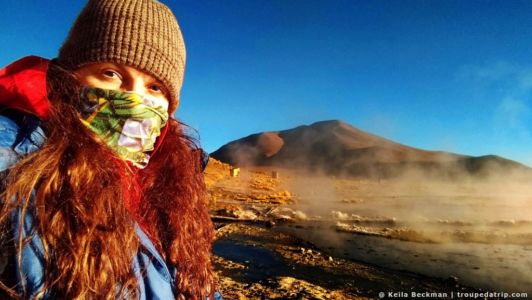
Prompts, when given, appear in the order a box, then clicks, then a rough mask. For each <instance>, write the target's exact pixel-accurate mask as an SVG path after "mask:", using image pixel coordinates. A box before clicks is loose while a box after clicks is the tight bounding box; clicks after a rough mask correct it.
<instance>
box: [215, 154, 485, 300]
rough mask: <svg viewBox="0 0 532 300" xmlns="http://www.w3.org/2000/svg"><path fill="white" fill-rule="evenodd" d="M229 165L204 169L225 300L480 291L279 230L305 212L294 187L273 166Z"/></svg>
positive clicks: (446, 295)
mask: <svg viewBox="0 0 532 300" xmlns="http://www.w3.org/2000/svg"><path fill="white" fill-rule="evenodd" d="M230 170H231V166H229V165H226V164H223V163H220V162H218V161H215V160H211V161H210V162H209V165H208V167H207V169H206V172H205V182H206V184H207V187H208V190H209V197H210V211H211V215H212V218H213V221H214V223H215V226H216V228H217V232H216V242H215V245H214V249H213V252H214V265H215V269H216V272H217V274H218V277H219V281H218V290H219V291H220V292H221V293H222V295H223V296H224V298H225V299H366V298H369V299H378V298H388V295H389V294H388V293H390V292H399V293H403V292H404V293H409V292H411V291H415V292H418V293H422V292H431V293H439V294H438V295H439V296H440V297H439V298H451V297H452V295H451V293H456V292H458V291H479V290H478V289H475V288H470V287H466V286H463V285H461V284H460V283H459V280H458V279H457V278H454V277H449V278H447V279H436V278H430V277H426V276H423V275H419V274H414V273H409V272H401V271H395V270H390V269H386V268H381V267H376V266H372V265H369V264H365V263H361V262H356V261H351V260H346V259H343V258H339V257H335V256H333V255H331V254H330V253H327V252H326V249H325V250H324V249H318V248H317V247H316V246H314V245H312V244H310V243H308V242H306V241H304V240H301V239H299V238H296V237H294V236H291V235H289V234H286V233H281V232H279V231H277V230H275V229H276V226H277V225H278V224H281V223H282V224H285V223H287V222H289V223H293V224H297V221H304V220H308V218H309V216H307V215H306V214H305V213H302V212H301V211H298V210H294V209H291V208H289V207H290V205H291V204H294V203H296V202H297V201H298V193H294V191H291V190H289V189H287V188H286V184H285V182H284V179H283V178H282V177H281V178H279V174H277V173H274V172H275V170H271V169H258V170H254V171H249V170H239V171H240V173H239V174H238V176H235V177H233V176H231V175H230V174H231V171H230ZM233 173H234V171H233ZM296 226H297V225H296ZM380 293H384V294H382V295H380ZM403 295H404V294H403Z"/></svg>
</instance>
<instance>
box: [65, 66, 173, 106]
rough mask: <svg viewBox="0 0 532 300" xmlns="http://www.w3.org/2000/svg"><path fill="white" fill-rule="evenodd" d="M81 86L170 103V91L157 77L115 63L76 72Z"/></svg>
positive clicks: (85, 67)
mask: <svg viewBox="0 0 532 300" xmlns="http://www.w3.org/2000/svg"><path fill="white" fill-rule="evenodd" d="M74 73H75V74H76V77H77V79H78V81H79V82H80V84H81V86H88V87H95V88H101V89H108V90H118V91H124V92H126V91H127V92H136V93H138V94H141V95H144V96H149V97H150V98H158V99H161V100H164V101H166V102H169V101H168V95H169V93H168V91H167V90H166V88H165V86H164V85H163V84H162V83H161V82H160V81H159V80H157V79H156V78H155V77H153V76H151V75H150V74H147V73H145V72H143V71H140V70H138V69H135V68H133V67H129V66H125V65H122V64H115V63H109V62H105V63H95V64H90V65H86V66H82V67H81V68H79V69H77V70H76V71H75V72H74Z"/></svg>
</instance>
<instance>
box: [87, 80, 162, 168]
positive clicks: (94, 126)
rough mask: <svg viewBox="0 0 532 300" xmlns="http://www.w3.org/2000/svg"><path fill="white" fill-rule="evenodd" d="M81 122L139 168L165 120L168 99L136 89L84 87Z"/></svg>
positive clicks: (143, 164)
mask: <svg viewBox="0 0 532 300" xmlns="http://www.w3.org/2000/svg"><path fill="white" fill-rule="evenodd" d="M81 103H82V104H81V107H80V112H81V116H82V122H83V123H84V124H85V125H87V127H89V128H90V129H91V130H92V131H93V132H94V133H96V135H98V136H99V137H100V138H101V139H102V140H103V141H104V142H105V143H106V144H107V146H109V147H110V148H111V149H113V150H114V151H115V152H116V154H118V156H119V157H120V158H122V159H124V160H127V161H130V162H132V163H133V164H134V165H135V166H137V167H138V168H141V169H142V168H144V167H146V165H148V161H149V159H150V155H149V154H148V152H150V151H152V150H153V146H154V144H155V139H156V138H157V137H158V136H159V135H160V134H161V128H162V127H164V125H166V122H167V121H168V102H166V101H164V100H161V99H154V98H147V97H143V96H142V95H139V94H137V93H135V92H121V91H115V90H104V89H99V88H89V87H85V88H82V90H81Z"/></svg>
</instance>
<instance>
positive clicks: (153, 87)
mask: <svg viewBox="0 0 532 300" xmlns="http://www.w3.org/2000/svg"><path fill="white" fill-rule="evenodd" d="M150 90H151V91H153V92H156V93H162V92H163V88H162V87H161V86H160V85H156V84H153V85H150Z"/></svg>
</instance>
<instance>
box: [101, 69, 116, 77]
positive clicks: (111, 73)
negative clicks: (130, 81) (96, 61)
mask: <svg viewBox="0 0 532 300" xmlns="http://www.w3.org/2000/svg"><path fill="white" fill-rule="evenodd" d="M102 74H103V75H104V76H105V77H107V78H110V79H121V78H120V74H118V72H116V71H113V70H104V71H103V72H102Z"/></svg>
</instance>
